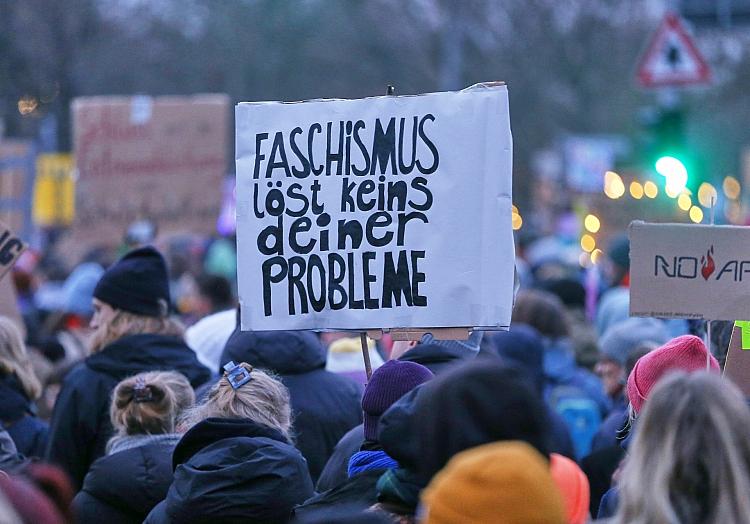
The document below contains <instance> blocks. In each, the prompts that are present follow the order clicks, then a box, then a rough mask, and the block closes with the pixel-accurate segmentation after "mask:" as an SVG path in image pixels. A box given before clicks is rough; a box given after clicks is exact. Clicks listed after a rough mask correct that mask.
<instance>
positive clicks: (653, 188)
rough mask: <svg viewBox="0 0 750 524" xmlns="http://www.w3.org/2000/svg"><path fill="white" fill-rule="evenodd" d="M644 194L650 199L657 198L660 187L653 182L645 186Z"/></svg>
mask: <svg viewBox="0 0 750 524" xmlns="http://www.w3.org/2000/svg"><path fill="white" fill-rule="evenodd" d="M643 193H644V194H645V195H646V196H647V197H649V198H656V195H658V194H659V187H658V186H657V185H656V184H654V183H653V182H652V181H651V180H649V181H648V182H646V183H645V184H643Z"/></svg>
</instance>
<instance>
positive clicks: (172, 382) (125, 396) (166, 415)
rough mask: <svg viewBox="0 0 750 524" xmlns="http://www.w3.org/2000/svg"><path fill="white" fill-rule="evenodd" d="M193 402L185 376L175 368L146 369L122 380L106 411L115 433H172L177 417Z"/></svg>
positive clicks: (193, 395)
mask: <svg viewBox="0 0 750 524" xmlns="http://www.w3.org/2000/svg"><path fill="white" fill-rule="evenodd" d="M194 402H195V393H194V392H193V388H192V387H191V386H190V382H188V380H187V378H185V376H184V375H182V374H180V373H177V372H176V371H149V372H147V373H139V374H138V375H134V376H132V377H128V378H126V379H125V380H123V381H121V382H120V383H119V384H117V386H116V387H115V390H114V392H113V394H112V404H111V406H110V410H109V414H110V420H111V421H112V426H113V427H114V429H115V433H116V435H117V436H126V435H161V434H165V433H174V432H175V431H176V429H177V420H178V418H179V416H180V415H181V414H182V412H183V411H184V410H186V409H187V408H189V407H190V406H192V405H193V403H194Z"/></svg>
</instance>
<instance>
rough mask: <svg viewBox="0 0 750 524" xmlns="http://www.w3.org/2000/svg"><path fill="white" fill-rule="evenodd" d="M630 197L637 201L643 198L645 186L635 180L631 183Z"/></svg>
mask: <svg viewBox="0 0 750 524" xmlns="http://www.w3.org/2000/svg"><path fill="white" fill-rule="evenodd" d="M630 196H632V197H633V198H635V199H636V200H640V199H641V198H643V186H642V185H641V183H640V182H638V181H637V180H633V181H632V182H631V183H630Z"/></svg>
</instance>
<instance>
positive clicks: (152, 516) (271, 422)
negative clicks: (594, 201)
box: [0, 237, 750, 524]
mask: <svg viewBox="0 0 750 524" xmlns="http://www.w3.org/2000/svg"><path fill="white" fill-rule="evenodd" d="M150 240H151V239H150V238H146V239H140V238H131V239H130V245H128V246H127V248H126V249H123V250H122V252H121V253H119V255H120V256H119V257H118V258H117V259H116V261H115V262H114V263H112V261H111V260H108V258H109V257H108V256H107V253H105V252H101V251H97V252H93V253H91V254H90V255H89V256H87V257H86V259H85V260H84V261H83V262H82V263H81V264H80V265H78V266H77V267H76V268H75V269H74V270H73V271H72V272H70V273H69V274H64V272H62V271H61V270H60V269H59V267H58V266H59V264H57V263H56V262H55V261H54V260H47V259H45V258H44V257H34V256H33V254H29V255H24V257H25V258H23V259H22V260H20V261H19V263H18V264H17V267H16V268H15V269H14V272H13V275H12V278H13V280H14V282H15V284H16V288H17V290H18V294H19V296H18V306H19V308H20V312H21V317H20V318H21V319H22V320H21V321H20V322H19V321H18V320H17V319H11V318H6V317H0V421H1V422H2V428H1V429H0V470H2V472H4V473H5V474H0V522H3V523H42V524H46V523H50V524H52V523H73V522H81V523H89V522H107V523H109V524H117V523H131V522H132V523H140V522H146V523H170V522H174V523H200V522H217V523H218V522H232V523H236V522H256V523H287V522H299V523H353V524H356V523H363V524H364V523H371V522H372V523H379V522H382V523H393V522H396V523H411V522H416V523H436V524H437V523H446V524H447V523H458V524H461V523H510V524H515V523H519V524H521V523H542V524H543V523H550V524H564V523H566V524H584V523H586V522H594V521H596V522H610V523H617V524H619V523H643V524H648V523H655V524H656V523H658V524H661V523H670V524H671V523H680V524H703V523H710V524H714V523H715V524H741V523H747V522H750V497H748V493H750V408H748V405H747V403H746V399H744V398H743V396H742V394H741V393H740V392H739V390H738V388H737V387H736V386H735V385H734V384H732V383H731V382H730V381H729V380H728V379H724V378H722V377H721V376H720V375H719V370H720V368H721V364H722V363H723V362H722V361H723V355H724V354H725V352H726V349H727V344H728V334H729V333H730V331H731V329H730V328H731V325H729V326H728V325H723V324H720V323H716V325H715V326H714V329H713V335H714V336H713V340H711V341H710V343H709V345H708V347H707V346H706V344H705V343H704V340H703V336H704V333H703V331H702V329H703V326H702V325H701V324H700V323H695V322H690V323H689V322H683V321H669V322H665V321H662V320H658V319H646V318H631V317H629V315H628V300H629V290H628V283H629V277H628V268H629V254H628V253H629V249H628V243H627V239H626V238H624V237H622V238H620V237H618V238H615V239H614V240H613V241H612V244H611V245H610V246H609V248H608V249H607V251H606V253H607V255H608V258H607V260H606V261H604V262H603V263H602V264H600V266H599V267H596V268H593V270H595V271H596V275H598V279H594V278H591V273H590V272H591V271H592V269H589V270H587V271H584V270H582V269H581V267H580V266H579V265H577V263H573V264H571V263H570V262H568V261H566V260H565V258H564V257H561V256H559V253H558V252H557V251H556V250H555V249H549V248H548V247H545V240H544V239H543V240H542V241H540V242H537V243H536V245H530V246H522V249H520V250H519V253H518V264H517V268H518V274H519V279H520V281H521V284H522V286H521V290H520V291H519V292H518V294H517V296H516V297H515V302H514V309H513V319H512V324H511V328H510V330H509V331H506V332H491V331H486V332H481V331H475V332H473V333H471V334H470V335H469V336H468V337H467V338H466V339H465V340H440V339H439V337H435V336H433V335H432V334H425V335H424V336H422V338H421V339H420V340H419V341H413V342H403V341H396V342H394V341H392V340H391V339H390V338H389V337H387V336H384V337H383V338H382V339H381V340H379V341H372V340H370V341H369V344H370V346H369V347H368V351H369V353H370V356H371V361H372V363H373V368H374V372H373V374H372V376H371V377H370V378H369V379H368V378H367V377H366V376H365V375H364V371H363V369H364V368H363V364H362V353H361V346H360V339H359V336H358V335H356V336H352V334H349V333H315V332H293V331H286V332H284V331H281V332H248V331H241V330H240V329H239V327H238V310H237V306H236V299H235V296H234V293H233V291H232V290H233V287H234V284H233V282H234V278H235V277H234V273H235V272H236V266H234V265H233V263H234V258H233V254H232V253H231V242H230V241H228V240H219V241H217V242H214V244H211V245H206V244H205V243H204V244H200V243H191V242H187V243H183V244H181V245H179V246H174V245H170V246H162V247H161V249H156V248H154V247H152V246H151V245H145V244H149V243H150V242H149V241H150ZM139 244H144V245H139ZM227 253H229V255H227ZM164 255H166V257H165V256H164ZM114 258H115V257H113V259H114ZM105 268H106V269H105ZM8 278H10V277H8ZM249 307H252V305H249ZM186 325H189V327H187V328H186V327H185V326H186Z"/></svg>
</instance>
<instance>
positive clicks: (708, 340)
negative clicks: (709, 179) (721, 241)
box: [706, 197, 715, 371]
mask: <svg viewBox="0 0 750 524" xmlns="http://www.w3.org/2000/svg"><path fill="white" fill-rule="evenodd" d="M709 216H710V223H711V225H712V226H713V225H714V219H715V215H714V197H711V211H710V215H709ZM706 348H707V349H708V351H706V371H711V320H710V319H709V320H707V321H706Z"/></svg>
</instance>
